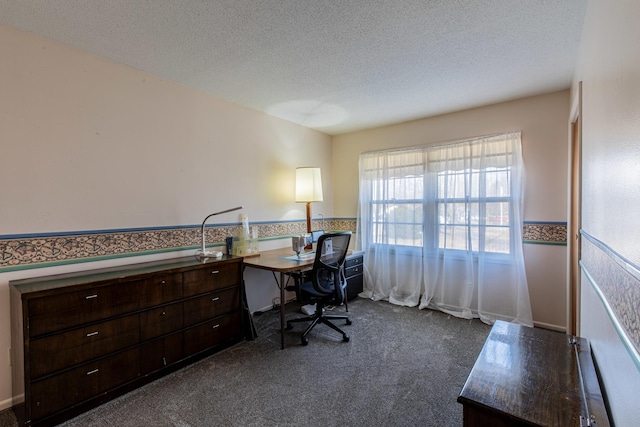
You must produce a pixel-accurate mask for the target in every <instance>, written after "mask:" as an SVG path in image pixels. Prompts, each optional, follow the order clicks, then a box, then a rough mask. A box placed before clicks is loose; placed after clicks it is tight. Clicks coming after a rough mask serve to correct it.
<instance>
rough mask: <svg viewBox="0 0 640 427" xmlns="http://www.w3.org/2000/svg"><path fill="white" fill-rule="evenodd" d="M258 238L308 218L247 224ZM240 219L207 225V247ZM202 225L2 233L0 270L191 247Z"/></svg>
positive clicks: (346, 224) (285, 232) (220, 241)
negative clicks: (3, 234) (13, 234)
mask: <svg viewBox="0 0 640 427" xmlns="http://www.w3.org/2000/svg"><path fill="white" fill-rule="evenodd" d="M355 224H356V220H355V219H326V220H324V221H321V220H317V221H316V220H314V221H313V223H312V227H313V229H320V228H321V227H323V226H324V229H326V230H355ZM249 226H250V227H251V228H257V229H258V238H259V239H260V240H269V239H275V238H283V237H288V236H291V235H294V234H300V233H305V232H306V221H305V220H301V221H282V222H264V223H259V222H256V223H250V224H249ZM240 229H241V224H240V223H233V224H213V225H207V226H206V227H205V236H206V242H207V247H215V246H223V245H224V244H225V243H224V242H225V239H226V237H227V236H233V235H234V233H236V232H239V231H240ZM201 239H202V238H201V235H200V226H199V225H198V226H187V227H156V228H146V229H130V230H113V231H111V230H102V231H92V232H79V233H59V234H55V233H47V234H41V235H17V236H0V272H5V271H13V270H23V269H30V268H40V267H50V266H55V265H62V264H70V263H79V262H89V261H97V260H104V259H112V258H122V257H130V256H140V255H149V254H154V253H161V252H172V251H182V250H189V249H194V250H196V249H197V248H199V247H200V244H201V241H202V240H201Z"/></svg>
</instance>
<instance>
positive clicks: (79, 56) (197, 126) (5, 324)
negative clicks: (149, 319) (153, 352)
mask: <svg viewBox="0 0 640 427" xmlns="http://www.w3.org/2000/svg"><path fill="white" fill-rule="evenodd" d="M0 64H2V66H0V93H1V94H2V95H1V96H0V150H1V152H0V183H1V190H0V191H1V192H2V193H1V197H0V235H11V234H22V233H44V232H62V231H83V230H105V229H118V228H134V227H154V226H172V225H193V224H197V225H199V224H200V222H201V221H202V220H203V219H204V217H205V216H206V215H207V214H209V213H211V212H215V211H216V210H221V209H225V208H230V207H234V206H238V205H243V206H244V210H243V212H245V213H247V214H248V215H249V220H250V221H279V220H301V219H304V218H305V211H304V209H305V207H304V204H298V203H295V202H294V179H295V168H296V167H298V166H319V167H321V168H322V170H323V175H324V176H323V181H324V183H323V184H324V196H325V201H324V202H322V203H317V204H314V205H315V206H314V209H315V210H316V212H323V213H324V214H325V216H326V217H328V218H329V217H331V216H332V214H333V212H332V210H333V198H332V193H331V189H332V182H331V178H332V173H331V160H332V159H331V137H330V136H328V135H325V134H322V133H320V132H316V131H312V130H309V129H307V128H304V127H301V126H298V125H294V124H292V123H289V122H286V121H283V120H280V119H276V118H273V117H270V116H267V115H265V114H263V113H260V112H256V111H253V110H249V109H246V108H243V107H240V106H238V105H235V104H231V103H228V102H225V101H222V100H219V99H216V98H213V97H211V96H209V95H206V94H204V93H200V92H196V91H194V90H191V89H189V88H186V87H183V86H180V85H177V84H174V83H170V82H167V81H164V80H162V79H159V78H157V77H154V76H151V75H149V74H146V73H143V72H140V71H137V70H134V69H131V68H127V67H125V66H122V65H119V64H115V63H113V62H109V61H107V60H105V59H102V58H98V57H95V56H92V55H88V54H86V53H83V52H80V51H77V50H74V49H70V48H68V47H65V46H62V45H60V44H57V43H54V42H51V41H48V40H46V39H43V38H39V37H36V36H34V35H31V34H28V33H24V32H20V31H17V30H14V29H11V28H8V27H3V26H0ZM237 221H239V217H238V213H237V212H235V213H232V214H229V215H222V216H219V217H214V218H212V219H211V220H210V221H209V222H208V223H214V224H215V223H229V222H237ZM198 243H199V242H194V245H197V244H198ZM286 244H288V243H287V242H286V241H277V240H276V241H272V242H268V245H270V246H274V245H276V246H277V245H286ZM180 255H190V253H169V254H163V255H156V256H147V257H141V258H125V259H121V260H112V261H105V262H101V263H88V264H75V265H68V266H64V267H58V268H47V269H34V270H24V271H15V272H10V273H0V409H3V408H6V407H8V406H9V405H10V399H11V375H10V368H9V360H8V359H9V356H8V354H9V352H8V349H9V347H10V321H9V297H8V296H9V292H8V282H9V281H10V280H14V279H18V278H24V277H33V276H40V275H45V274H54V273H62V272H66V271H75V270H86V269H91V268H98V267H102V266H107V265H117V264H124V263H131V262H139V261H144V260H151V259H159V258H167V257H175V256H180ZM267 280H268V281H267ZM272 280H273V279H272V277H263V276H260V275H259V274H257V275H251V277H250V280H249V282H250V283H248V288H249V291H248V292H249V295H248V299H249V303H250V305H254V306H257V307H264V306H265V305H266V304H268V303H271V301H272V299H273V296H277V295H279V292H278V290H277V288H276V286H275V284H274V283H273V282H272Z"/></svg>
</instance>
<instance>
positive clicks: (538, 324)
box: [533, 322, 567, 333]
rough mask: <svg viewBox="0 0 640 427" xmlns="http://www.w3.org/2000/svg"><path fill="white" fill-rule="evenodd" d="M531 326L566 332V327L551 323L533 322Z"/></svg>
mask: <svg viewBox="0 0 640 427" xmlns="http://www.w3.org/2000/svg"><path fill="white" fill-rule="evenodd" d="M533 326H535V327H536V328H542V329H549V330H551V331H557V332H564V333H567V328H566V327H565V326H559V325H552V324H551V323H544V322H533Z"/></svg>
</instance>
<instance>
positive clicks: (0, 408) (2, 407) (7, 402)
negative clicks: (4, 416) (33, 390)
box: [0, 399, 13, 411]
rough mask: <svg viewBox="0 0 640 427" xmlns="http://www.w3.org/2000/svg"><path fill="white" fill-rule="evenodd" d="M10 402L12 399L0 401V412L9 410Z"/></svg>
mask: <svg viewBox="0 0 640 427" xmlns="http://www.w3.org/2000/svg"><path fill="white" fill-rule="evenodd" d="M12 402H13V401H12V399H5V400H0V411H4V410H5V409H9V408H11V406H12Z"/></svg>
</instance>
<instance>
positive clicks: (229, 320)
mask: <svg viewBox="0 0 640 427" xmlns="http://www.w3.org/2000/svg"><path fill="white" fill-rule="evenodd" d="M240 320H241V318H240V311H237V312H235V313H233V314H229V315H226V316H222V317H218V318H216V319H213V320H210V321H208V322H205V323H203V324H201V325H198V326H194V327H192V328H189V329H186V330H185V332H184V349H185V356H191V355H193V354H196V353H199V352H200V351H203V350H206V349H208V348H209V347H212V346H215V345H218V344H222V343H223V342H225V341H228V340H230V339H231V338H233V337H234V336H237V335H238V334H240V331H241V329H242V325H241V322H240Z"/></svg>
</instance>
